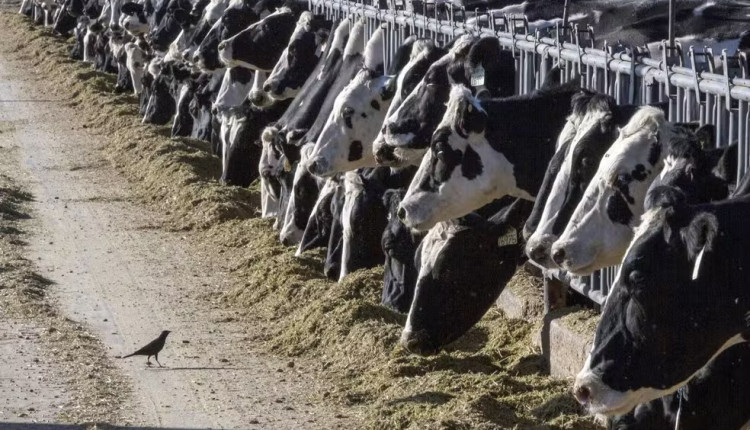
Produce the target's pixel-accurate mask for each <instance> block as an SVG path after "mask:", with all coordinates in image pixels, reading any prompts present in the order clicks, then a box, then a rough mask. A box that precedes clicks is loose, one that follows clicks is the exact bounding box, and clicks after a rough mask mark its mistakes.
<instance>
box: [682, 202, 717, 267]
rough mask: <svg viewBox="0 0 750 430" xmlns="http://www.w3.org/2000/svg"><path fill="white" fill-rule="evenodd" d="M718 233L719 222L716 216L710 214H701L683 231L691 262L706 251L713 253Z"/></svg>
mask: <svg viewBox="0 0 750 430" xmlns="http://www.w3.org/2000/svg"><path fill="white" fill-rule="evenodd" d="M718 232H719V221H718V220H717V219H716V215H714V214H712V213H709V212H700V213H699V214H697V215H695V216H694V217H693V219H692V220H691V221H690V223H689V224H688V226H687V227H685V228H684V229H683V230H682V237H683V240H684V241H685V245H686V247H687V251H688V257H689V258H690V260H694V259H695V258H696V257H698V255H700V254H703V252H705V251H711V249H712V247H713V242H714V240H715V239H716V235H717V234H718Z"/></svg>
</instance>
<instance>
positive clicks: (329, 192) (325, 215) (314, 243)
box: [294, 176, 343, 256]
mask: <svg viewBox="0 0 750 430" xmlns="http://www.w3.org/2000/svg"><path fill="white" fill-rule="evenodd" d="M338 187H343V184H341V181H340V180H339V178H338V177H337V176H334V177H332V178H328V179H326V181H325V183H324V184H323V187H322V188H321V189H320V192H319V193H318V199H317V200H316V201H315V205H314V206H313V209H312V211H310V217H309V218H308V219H307V224H306V225H305V231H304V233H303V234H302V238H301V239H300V242H299V247H298V248H297V252H296V253H295V254H294V255H295V256H300V255H302V253H303V252H305V251H307V250H309V249H313V248H320V247H325V246H327V245H328V241H329V238H330V236H331V224H332V223H333V213H332V212H331V204H332V202H333V198H334V195H335V194H336V189H337V188H338Z"/></svg>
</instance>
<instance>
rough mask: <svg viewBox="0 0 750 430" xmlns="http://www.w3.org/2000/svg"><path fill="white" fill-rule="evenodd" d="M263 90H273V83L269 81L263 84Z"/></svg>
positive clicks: (267, 91) (268, 91)
mask: <svg viewBox="0 0 750 430" xmlns="http://www.w3.org/2000/svg"><path fill="white" fill-rule="evenodd" d="M263 91H264V92H266V93H270V92H271V84H270V83H268V82H266V83H265V84H263Z"/></svg>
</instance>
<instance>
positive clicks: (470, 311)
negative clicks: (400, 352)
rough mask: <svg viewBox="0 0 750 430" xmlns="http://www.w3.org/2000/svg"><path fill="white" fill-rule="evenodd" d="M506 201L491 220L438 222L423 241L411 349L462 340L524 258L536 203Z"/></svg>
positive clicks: (406, 339) (409, 331)
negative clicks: (524, 234)
mask: <svg viewBox="0 0 750 430" xmlns="http://www.w3.org/2000/svg"><path fill="white" fill-rule="evenodd" d="M508 201H510V202H511V203H510V204H508ZM501 202H502V203H501V204H504V205H505V206H506V207H505V208H503V209H502V210H500V211H499V212H498V213H497V214H495V215H493V216H492V217H490V218H489V219H486V218H484V217H482V216H480V215H478V214H476V213H472V214H469V215H467V216H465V217H463V218H460V219H458V220H452V221H448V222H444V223H440V224H438V225H436V226H435V227H434V228H433V229H431V230H430V231H429V233H427V235H426V236H425V237H424V239H422V242H421V243H420V245H419V249H418V250H417V254H416V259H417V260H416V266H417V267H418V268H419V278H418V280H417V285H416V290H415V292H414V300H413V301H412V304H411V309H410V310H409V317H408V318H407V322H406V326H405V327H404V331H403V332H402V334H401V345H402V346H403V347H404V348H405V349H406V350H408V351H410V352H413V353H417V354H423V355H428V354H434V353H437V352H438V351H439V350H440V349H441V348H442V347H443V346H445V345H447V344H449V343H451V342H453V341H454V340H456V339H458V338H459V337H460V336H461V335H463V334H464V333H466V331H468V330H469V329H470V328H471V327H472V326H473V325H474V324H476V323H477V322H478V321H479V320H480V319H481V318H482V316H483V315H484V314H485V313H486V312H487V310H489V308H490V307H491V306H493V305H494V304H495V302H496V301H497V298H498V297H499V295H500V293H501V292H502V291H503V289H504V288H505V285H506V284H507V283H508V281H509V280H510V278H511V277H512V276H513V274H515V272H516V269H517V267H518V264H519V263H520V262H522V261H523V246H522V243H521V240H520V239H521V234H520V232H521V228H522V227H523V223H524V222H525V220H526V217H527V216H528V214H529V212H531V208H532V204H531V202H528V201H524V200H521V199H507V198H506V199H502V200H501ZM466 262H471V264H466Z"/></svg>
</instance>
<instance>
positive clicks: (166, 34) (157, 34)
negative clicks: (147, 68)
mask: <svg viewBox="0 0 750 430" xmlns="http://www.w3.org/2000/svg"><path fill="white" fill-rule="evenodd" d="M182 3H187V5H185V4H182ZM186 6H187V7H188V8H187V9H186V8H185V7H186ZM190 19H191V18H190V9H189V2H179V1H177V0H170V3H169V6H168V7H167V11H166V13H165V15H164V17H163V18H162V19H161V21H160V22H159V25H158V26H157V27H156V28H154V29H152V30H151V33H150V34H149V38H148V39H149V42H150V44H151V46H152V47H153V49H154V50H155V51H158V52H166V51H167V50H168V49H169V46H170V45H171V44H172V42H173V41H174V40H175V39H176V38H177V36H179V34H180V32H181V31H182V27H183V26H184V25H189V23H190Z"/></svg>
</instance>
